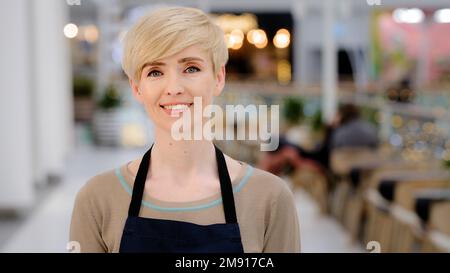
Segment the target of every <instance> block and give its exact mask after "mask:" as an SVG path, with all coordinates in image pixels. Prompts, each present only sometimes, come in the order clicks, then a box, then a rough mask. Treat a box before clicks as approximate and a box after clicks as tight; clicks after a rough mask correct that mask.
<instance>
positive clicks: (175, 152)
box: [150, 130, 217, 183]
mask: <svg viewBox="0 0 450 273" xmlns="http://www.w3.org/2000/svg"><path fill="white" fill-rule="evenodd" d="M150 173H151V176H152V177H153V178H159V177H161V178H165V179H167V178H169V179H170V180H172V181H179V182H180V183H182V182H183V181H184V180H189V179H190V178H195V177H197V176H205V175H206V176H211V175H212V176H217V163H216V159H215V149H214V145H213V143H212V142H211V141H207V140H180V141H175V140H173V139H172V137H171V136H170V134H169V133H168V132H165V131H160V130H157V131H156V132H155V143H154V145H153V149H152V154H151V164H150Z"/></svg>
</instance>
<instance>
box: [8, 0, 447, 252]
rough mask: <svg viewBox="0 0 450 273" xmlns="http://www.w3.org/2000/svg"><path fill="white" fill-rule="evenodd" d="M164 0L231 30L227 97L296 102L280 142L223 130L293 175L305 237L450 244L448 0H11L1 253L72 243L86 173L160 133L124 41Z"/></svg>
mask: <svg viewBox="0 0 450 273" xmlns="http://www.w3.org/2000/svg"><path fill="white" fill-rule="evenodd" d="M164 5H182V6H190V7H196V8H200V9H202V10H204V11H205V12H207V13H209V14H211V16H212V17H213V18H214V20H215V21H216V22H217V23H218V24H219V25H220V26H221V27H222V28H223V29H224V31H225V33H226V35H225V39H226V41H227V45H228V47H229V54H230V60H229V62H228V64H227V68H226V69H227V84H226V86H225V91H224V92H223V94H222V95H221V97H219V98H217V100H216V103H217V104H219V105H225V104H233V105H236V104H242V105H248V104H255V105H280V146H279V147H278V149H277V150H276V151H273V152H268V153H267V152H261V151H260V141H258V140H256V141H248V140H247V141H218V142H217V145H219V146H220V147H221V148H222V149H223V150H224V152H225V153H227V154H229V155H230V156H232V157H234V158H235V159H238V160H243V161H246V162H248V163H250V164H252V165H253V166H256V167H259V168H262V169H265V170H267V171H270V172H272V173H274V174H276V175H279V176H280V177H282V178H283V180H284V181H285V182H286V183H287V184H288V185H289V186H290V188H291V189H292V191H293V194H294V196H295V199H296V204H297V210H298V215H299V220H300V229H301V241H302V242H301V243H302V251H303V252H371V251H375V252H377V251H381V252H450V138H449V135H450V114H449V111H448V109H449V106H450V38H449V37H450V4H449V2H448V1H445V0H427V1H419V0H408V1H407V0H336V1H327V0H323V1H319V0H314V1H313V0H296V1H294V0H292V1H291V0H277V1H273V0H240V1H236V0H222V1H212V0H196V1H194V0H192V1H148V0H147V1H145V0H40V1H32V0H14V1H12V0H8V1H2V8H1V9H0V34H1V37H3V38H2V41H3V42H2V43H1V44H0V56H1V63H0V72H1V73H0V90H1V93H0V96H1V99H0V112H1V114H0V127H1V129H2V130H1V139H0V148H1V149H0V151H1V153H0V157H1V164H0V252H67V249H66V244H67V241H68V232H69V225H70V216H71V212H72V208H73V202H74V198H75V195H76V193H77V191H78V190H79V188H80V187H81V186H82V185H83V184H84V183H85V182H86V181H87V180H88V179H89V178H90V177H92V176H93V175H95V174H98V173H99V172H103V171H105V170H110V169H113V168H116V167H118V166H120V165H122V164H124V163H126V162H128V161H130V160H133V159H135V158H137V157H139V156H141V155H142V154H143V153H144V151H145V150H146V149H147V148H148V146H149V145H150V144H151V143H152V141H153V133H152V132H153V126H152V124H151V122H150V121H149V120H148V118H147V117H146V114H145V112H144V110H143V109H142V108H141V107H140V105H139V104H137V102H135V101H134V100H133V97H132V93H131V90H130V88H129V86H128V81H127V78H126V77H125V75H124V73H123V72H122V70H121V54H122V53H121V50H122V48H121V41H122V38H123V37H124V35H125V33H126V30H127V29H128V28H129V27H130V26H131V25H132V24H133V23H134V22H136V20H137V19H138V18H139V17H140V16H142V15H143V14H145V13H146V12H148V11H151V10H153V9H155V8H158V7H161V6H164ZM248 122H251V120H248V119H243V120H234V121H232V122H228V123H227V124H226V125H225V126H231V127H233V128H238V127H240V126H244V127H245V126H246V123H248Z"/></svg>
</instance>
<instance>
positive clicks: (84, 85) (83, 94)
mask: <svg viewBox="0 0 450 273" xmlns="http://www.w3.org/2000/svg"><path fill="white" fill-rule="evenodd" d="M94 88H95V84H94V81H93V80H92V79H91V78H88V77H83V76H76V77H74V79H73V95H74V97H76V98H90V97H92V95H93V93H94Z"/></svg>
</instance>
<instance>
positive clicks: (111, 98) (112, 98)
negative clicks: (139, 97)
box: [99, 84, 122, 109]
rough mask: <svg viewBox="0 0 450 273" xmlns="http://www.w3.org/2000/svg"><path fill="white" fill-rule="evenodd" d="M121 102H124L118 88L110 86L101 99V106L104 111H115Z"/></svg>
mask: <svg viewBox="0 0 450 273" xmlns="http://www.w3.org/2000/svg"><path fill="white" fill-rule="evenodd" d="M121 102H122V101H121V98H120V96H119V93H118V91H117V89H116V87H115V86H114V85H112V84H110V85H108V86H107V87H106V88H105V90H104V92H103V96H102V98H101V99H100V102H99V106H100V107H101V108H103V109H113V108H116V107H119V106H120V104H121Z"/></svg>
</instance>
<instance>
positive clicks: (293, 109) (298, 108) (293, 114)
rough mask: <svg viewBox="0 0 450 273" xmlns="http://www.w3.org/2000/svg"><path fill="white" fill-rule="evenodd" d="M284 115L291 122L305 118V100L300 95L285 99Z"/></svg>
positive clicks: (294, 122) (297, 121)
mask: <svg viewBox="0 0 450 273" xmlns="http://www.w3.org/2000/svg"><path fill="white" fill-rule="evenodd" d="M283 116H284V118H285V120H286V121H287V122H288V123H290V124H297V123H299V122H300V120H302V119H303V101H302V100H301V99H300V98H298V97H287V98H285V99H284V108H283Z"/></svg>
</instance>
